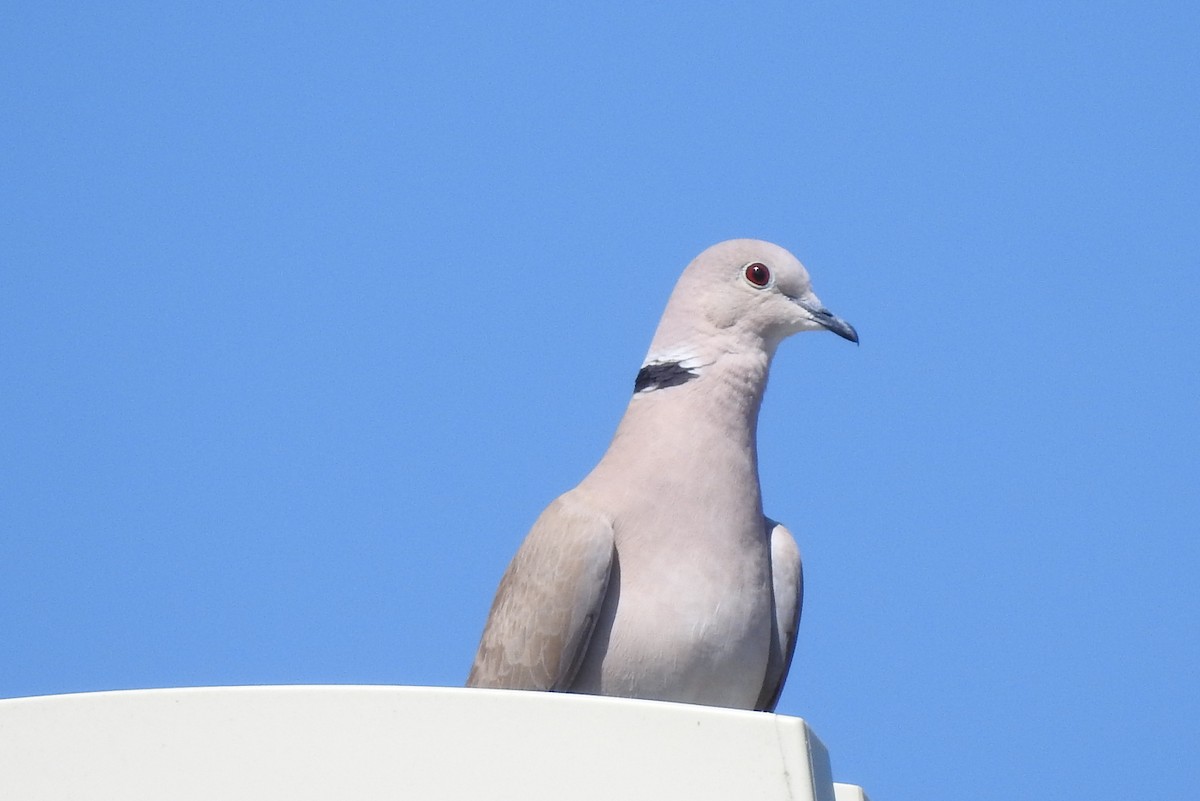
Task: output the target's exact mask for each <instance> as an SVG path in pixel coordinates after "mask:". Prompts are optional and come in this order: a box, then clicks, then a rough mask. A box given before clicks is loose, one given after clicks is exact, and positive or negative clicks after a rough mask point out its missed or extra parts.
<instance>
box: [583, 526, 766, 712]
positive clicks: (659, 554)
mask: <svg viewBox="0 0 1200 801" xmlns="http://www.w3.org/2000/svg"><path fill="white" fill-rule="evenodd" d="M677 522H678V519H677ZM733 528H734V529H739V528H741V529H744V530H740V531H739V530H732V531H720V532H717V531H712V530H707V527H706V521H702V520H694V521H689V525H688V526H685V527H683V528H679V529H675V530H673V531H669V532H665V531H659V532H658V536H655V537H641V536H634V537H629V538H621V537H618V541H617V560H616V565H615V568H614V571H613V575H612V578H611V580H610V586H609V592H608V596H607V598H606V601H605V604H604V607H603V608H602V610H601V615H600V618H599V620H598V621H597V625H596V630H595V633H594V634H593V636H592V641H591V643H590V646H589V650H588V654H587V656H586V657H585V661H584V663H583V666H582V668H581V670H580V674H579V676H578V677H577V680H576V682H575V686H574V687H573V689H575V690H577V691H579V692H596V693H601V694H604V695H621V696H634V697H641V698H656V699H659V700H668V701H682V702H688V703H700V704H711V705H717V706H729V707H741V708H752V707H753V706H754V703H755V701H756V700H757V698H758V695H759V693H760V691H761V690H762V684H763V677H764V675H765V672H766V664H767V658H768V655H769V652H770V633H771V626H772V620H771V617H772V609H773V605H772V602H771V581H770V566H769V559H770V557H769V549H768V546H767V541H766V537H765V530H764V525H763V523H762V522H761V517H760V518H758V522H757V523H755V522H754V521H752V520H746V521H743V522H742V523H741V524H740V525H735V526H733ZM618 530H619V524H618Z"/></svg>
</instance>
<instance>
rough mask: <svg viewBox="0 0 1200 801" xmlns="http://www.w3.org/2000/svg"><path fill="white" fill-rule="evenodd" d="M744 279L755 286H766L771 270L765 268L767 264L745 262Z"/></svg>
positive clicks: (769, 279)
mask: <svg viewBox="0 0 1200 801" xmlns="http://www.w3.org/2000/svg"><path fill="white" fill-rule="evenodd" d="M746 280H747V281H749V282H750V283H752V284H754V285H755V286H766V285H767V284H769V283H771V271H770V270H768V269H767V265H765V264H763V263H761V262H757V261H756V262H754V263H753V264H747V265H746Z"/></svg>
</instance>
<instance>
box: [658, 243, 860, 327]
mask: <svg viewBox="0 0 1200 801" xmlns="http://www.w3.org/2000/svg"><path fill="white" fill-rule="evenodd" d="M676 306H679V307H681V308H679V309H678V311H680V312H682V313H683V314H684V315H686V317H688V318H691V319H692V320H693V321H695V320H696V318H697V317H699V318H701V319H703V321H704V322H705V323H707V324H708V325H711V326H713V327H714V328H715V329H717V330H719V331H726V332H729V333H732V334H736V335H741V336H745V337H749V338H753V339H758V340H761V341H762V342H763V343H765V344H766V346H767V347H768V348H769V349H770V350H774V348H775V346H776V345H778V344H779V342H781V341H782V340H783V339H785V338H786V337H789V336H791V335H792V334H795V333H798V332H800V331H815V330H828V331H832V332H833V333H835V334H837V335H838V336H840V337H844V338H845V339H848V340H850V341H851V342H858V333H857V332H856V331H855V330H854V326H852V325H850V324H849V323H848V322H846V321H845V320H843V319H841V318H840V317H837V316H835V315H834V314H833V313H831V312H830V311H829V310H828V309H826V308H825V306H824V304H822V303H821V301H820V299H819V298H818V297H817V296H816V294H814V293H813V290H812V283H811V281H810V280H809V278H808V271H807V270H805V269H804V265H802V264H801V263H800V262H799V261H798V260H797V259H796V257H795V256H793V255H792V254H791V253H789V252H787V251H786V250H784V249H783V248H781V247H779V246H778V245H773V244H771V243H770V242H763V241H760V240H757V239H731V240H729V241H727V242H721V243H720V244H717V245H713V246H712V247H710V248H709V249H708V250H705V251H704V252H703V253H701V254H700V255H699V256H697V257H696V258H695V260H694V261H693V262H692V263H691V264H689V265H688V266H687V269H686V270H684V272H683V275H682V276H680V278H679V283H678V284H676V286H675V291H674V293H673V294H672V296H671V301H670V303H669V304H668V313H669V314H673V313H675V312H676V311H677V310H676V309H675V308H674V307H676ZM741 336H739V338H741Z"/></svg>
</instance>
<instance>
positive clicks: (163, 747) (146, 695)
mask: <svg viewBox="0 0 1200 801" xmlns="http://www.w3.org/2000/svg"><path fill="white" fill-rule="evenodd" d="M318 798H319V799H351V798H352V799H357V800H358V801H371V800H373V799H402V798H403V799H409V798H412V799H417V798H419V799H539V798H545V799H551V798H552V799H593V798H594V799H606V800H608V799H613V798H647V799H649V798H653V799H664V800H665V799H676V798H677V799H707V798H711V799H718V798H720V799H730V798H746V799H763V800H764V801H767V800H769V799H785V798H786V799H794V800H796V801H804V799H815V800H816V801H835V796H834V790H833V783H832V780H831V777H830V771H829V761H828V755H827V754H826V751H825V748H824V746H823V745H822V744H821V742H820V741H819V740H818V739H817V738H816V737H815V736H813V735H812V734H811V732H809V730H808V727H807V726H806V725H805V723H804V721H803V720H801V719H799V718H792V717H785V716H781V715H769V714H764V713H757V712H742V711H737V710H728V709H715V708H709V707H700V706H691V705H686V704H668V703H658V702H652V701H631V700H625V699H613V698H599V697H591V696H574V695H563V694H553V693H526V692H514V691H507V690H467V689H446V688H423V687H340V686H332V687H329V686H322V687H229V688H194V689H168V690H138V691H130V692H111V693H87V694H80V695H58V696H42V697H37V698H18V699H11V700H3V701H0V799H21V801H39V800H40V799H47V800H49V799H53V800H54V801H63V800H64V799H70V801H92V800H97V801H98V800H99V799H104V800H105V801H110V800H112V799H120V801H163V800H164V799H171V801H187V799H206V801H208V800H211V799H220V801H241V800H242V799H245V800H247V801H248V800H249V799H255V801H268V800H269V799H288V801H303V800H304V799H318ZM844 798H851V799H854V798H856V797H855V796H843V795H842V794H841V793H840V792H839V794H838V796H837V799H838V801H842V800H843V799H844Z"/></svg>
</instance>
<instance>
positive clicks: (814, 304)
mask: <svg viewBox="0 0 1200 801" xmlns="http://www.w3.org/2000/svg"><path fill="white" fill-rule="evenodd" d="M796 303H798V304H800V308H802V309H804V310H805V311H806V312H808V313H809V314H811V315H812V318H813V321H814V322H816V323H817V325H819V326H821V327H822V328H828V329H829V330H830V331H832V332H833V333H835V334H837V335H838V336H839V337H841V338H842V339H848V340H850V341H851V342H853V343H854V344H855V345H857V344H858V332H857V331H855V330H854V326H852V325H850V323H848V322H846V321H845V320H843V319H842V318H841V317H838V316H837V315H836V314H834V313H833V312H831V311H830V310H829V309H827V308H825V307H824V306H822V305H821V301H819V300H817V299H816V297H815V296H812V297H811V298H799V299H798V300H797V301H796Z"/></svg>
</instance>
